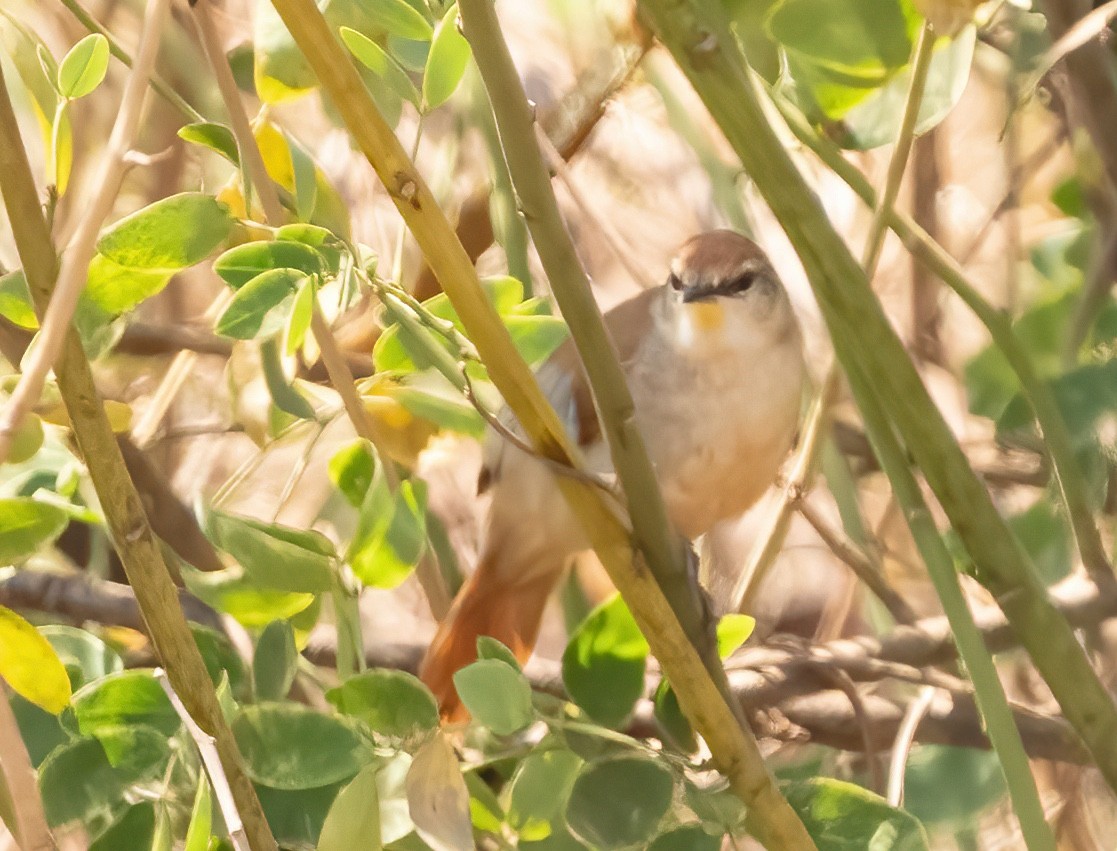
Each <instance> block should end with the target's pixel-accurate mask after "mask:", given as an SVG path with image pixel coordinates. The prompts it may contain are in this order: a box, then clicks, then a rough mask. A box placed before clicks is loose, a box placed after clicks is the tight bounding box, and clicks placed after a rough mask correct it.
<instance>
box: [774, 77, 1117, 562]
mask: <svg viewBox="0 0 1117 851" xmlns="http://www.w3.org/2000/svg"><path fill="white" fill-rule="evenodd" d="M774 102H775V105H776V108H777V109H778V110H779V111H780V114H781V115H782V116H783V118H784V121H785V122H786V123H787V125H788V127H789V128H790V129H791V132H792V133H794V134H795V136H796V138H797V139H799V141H800V142H802V143H803V144H804V145H806V146H807V147H808V148H810V149H811V150H812V151H813V152H814V153H815V154H816V155H817V156H818V157H819V159H821V160H822V161H823V162H824V163H825V164H826V165H827V166H829V168H830V169H831V170H832V171H833V172H834V173H835V174H836V175H838V177H840V178H841V179H842V180H844V181H845V182H846V183H847V184H848V185H849V187H850V188H851V189H852V190H853V191H854V192H855V193H857V195H858V196H859V197H860V198H861V200H862V201H864V202H865V203H866V204H867V205H869V206H870V207H875V206H876V193H875V192H874V191H873V188H872V186H871V185H870V183H869V181H868V180H867V179H866V178H865V176H864V175H863V174H862V173H861V172H860V171H859V170H858V169H857V167H856V166H855V165H853V164H852V163H851V162H849V161H848V160H847V159H845V157H843V156H842V153H841V151H840V150H839V149H838V148H837V146H835V145H834V144H833V143H832V142H830V141H828V140H826V139H823V138H822V137H821V136H819V135H818V134H817V133H815V132H814V130H813V129H812V128H811V127H810V125H809V124H808V123H807V121H806V119H805V118H804V117H803V115H802V114H801V113H800V112H799V111H798V110H796V109H795V108H794V107H793V106H791V105H790V104H789V103H787V101H786V100H784V99H783V98H780V97H776V98H774ZM887 223H888V226H889V227H890V228H891V229H892V230H893V231H895V233H896V235H897V236H898V237H899V238H900V240H901V241H902V242H903V243H904V245H905V246H906V247H907V249H908V250H909V251H911V253H912V254H913V255H914V256H915V257H916V258H917V259H918V260H919V261H920V262H921V263H923V264H924V265H926V266H927V268H928V269H930V270H931V271H932V272H933V273H934V274H935V275H937V276H938V277H939V278H940V279H941V280H942V282H943V283H944V284H946V285H947V286H948V287H950V289H952V290H953V291H954V292H955V293H956V294H957V295H958V297H959V298H961V299H962V301H963V302H964V303H965V304H966V306H967V307H969V308H970V310H972V311H973V312H974V315H976V316H977V318H978V319H979V320H980V321H981V322H982V324H984V325H985V327H986V328H987V329H988V330H989V334H990V336H991V337H992V339H993V343H994V345H996V346H997V347H998V348H999V349H1000V350H1001V352H1002V353H1003V354H1004V356H1005V358H1006V359H1007V360H1008V362H1009V365H1010V366H1011V367H1012V369H1013V371H1014V372H1015V373H1016V377H1017V378H1018V379H1019V381H1020V386H1021V388H1022V389H1023V392H1024V395H1025V396H1026V397H1027V399H1028V401H1029V402H1030V403H1031V406H1032V410H1033V411H1034V412H1035V415H1036V420H1037V421H1038V422H1039V427H1040V430H1041V431H1042V432H1043V436H1044V438H1045V441H1046V451H1047V455H1048V457H1049V458H1050V459H1051V465H1052V467H1053V468H1054V470H1055V478H1056V481H1057V482H1058V485H1059V493H1060V494H1061V496H1062V498H1063V501H1064V503H1065V504H1066V507H1067V514H1068V515H1069V516H1070V520H1071V525H1072V527H1073V529H1074V535H1075V539H1076V540H1077V542H1078V548H1079V552H1080V554H1081V556H1082V562H1083V564H1084V565H1085V566H1086V569H1087V570H1088V571H1089V573H1090V575H1091V577H1092V578H1093V579H1094V581H1095V582H1098V583H1099V584H1110V583H1112V581H1113V566H1112V564H1111V563H1110V561H1109V557H1108V556H1107V555H1106V552H1105V546H1104V545H1103V544H1102V539H1101V533H1100V531H1099V530H1098V526H1097V524H1096V523H1095V522H1094V517H1093V511H1092V509H1091V507H1090V497H1089V488H1088V487H1087V485H1086V477H1085V475H1084V474H1083V472H1082V468H1081V467H1080V466H1079V464H1078V460H1077V459H1076V458H1075V455H1074V448H1073V446H1072V444H1071V439H1070V433H1069V432H1068V431H1067V425H1066V421H1065V420H1064V419H1063V415H1062V412H1060V410H1059V407H1058V404H1057V403H1056V401H1055V396H1054V394H1053V393H1052V391H1051V387H1050V385H1049V384H1048V383H1047V382H1046V381H1044V380H1043V379H1042V378H1040V376H1039V374H1038V373H1037V372H1036V368H1035V364H1034V363H1033V362H1032V359H1031V357H1030V356H1029V355H1028V352H1027V350H1026V349H1025V348H1024V346H1023V344H1022V343H1021V342H1020V339H1019V338H1018V337H1017V336H1016V332H1015V331H1014V330H1013V328H1012V319H1011V317H1009V316H1008V315H1007V314H1006V313H1004V312H1002V311H1000V310H998V309H997V308H995V307H993V305H991V304H990V303H989V302H988V301H986V300H985V299H984V298H983V297H982V296H981V294H980V293H979V292H978V290H977V288H976V287H975V286H974V285H973V284H972V283H970V281H969V280H968V278H967V277H966V273H965V272H964V271H963V270H962V267H961V266H960V265H959V263H958V261H956V260H955V259H954V258H953V257H951V256H950V254H949V253H947V251H946V249H944V248H943V247H942V246H941V245H939V244H938V243H937V242H936V241H935V240H934V239H932V238H931V236H930V235H929V234H928V233H927V232H926V231H925V230H923V228H921V227H920V226H919V225H918V224H917V223H916V222H915V221H914V220H913V219H912V218H911V217H910V216H908V215H907V214H906V213H903V212H901V211H899V210H896V209H895V208H891V209H890V210H889V213H888V218H887Z"/></svg>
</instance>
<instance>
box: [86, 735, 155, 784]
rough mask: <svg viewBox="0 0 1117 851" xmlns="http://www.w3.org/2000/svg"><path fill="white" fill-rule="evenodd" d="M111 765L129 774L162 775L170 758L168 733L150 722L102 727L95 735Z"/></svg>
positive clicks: (138, 776)
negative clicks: (148, 723) (150, 724)
mask: <svg viewBox="0 0 1117 851" xmlns="http://www.w3.org/2000/svg"><path fill="white" fill-rule="evenodd" d="M94 738H96V739H97V740H98V741H99V742H100V743H101V747H102V748H104V750H105V757H106V759H108V761H109V765H111V766H112V767H113V768H115V769H116V770H117V771H119V772H121V773H122V774H123V775H124V776H126V777H134V778H137V779H139V778H151V777H155V776H157V775H159V774H162V773H163V771H164V769H165V768H166V766H167V762H168V760H170V758H171V743H170V740H169V738H168V736H167V734H166V733H164V732H163V731H161V730H156V729H155V728H154V727H149V726H148V725H147V724H139V723H131V724H128V725H127V726H123V725H122V726H115V727H103V728H101V729H99V730H98V731H97V732H96V733H95V734H94Z"/></svg>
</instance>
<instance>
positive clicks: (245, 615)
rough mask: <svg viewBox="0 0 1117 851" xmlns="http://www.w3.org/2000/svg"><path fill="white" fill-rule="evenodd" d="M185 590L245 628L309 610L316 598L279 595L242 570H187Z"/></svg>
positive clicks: (279, 593) (266, 623) (292, 594)
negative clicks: (229, 616) (230, 616)
mask: <svg viewBox="0 0 1117 851" xmlns="http://www.w3.org/2000/svg"><path fill="white" fill-rule="evenodd" d="M183 579H184V580H185V582H186V587H187V588H188V589H189V590H190V593H192V594H193V595H194V596H196V597H198V598H199V599H200V600H202V601H203V602H204V603H206V605H208V606H211V607H213V608H214V609H216V610H217V611H219V612H224V613H226V614H228V615H232V616H233V617H234V618H235V619H236V620H237V621H238V622H239V623H240V624H241V625H242V626H246V627H249V628H250V629H251V628H260V627H264V626H267V625H268V624H269V623H271V622H272V621H273V620H276V619H279V618H292V617H294V616H295V615H297V614H299V613H300V612H302V611H304V610H306V609H307V608H308V607H309V606H310V605H311V604H312V603H313V602H314V601H315V599H316V597H315V596H314V594H309V593H291V592H285V591H277V590H275V589H274V588H269V587H264V586H261V585H260V584H259V583H257V582H255V581H253V580H252V579H250V578H249V577H248V576H246V574H245V571H244V569H243V568H239V567H238V568H233V569H230V570H218V571H210V572H202V571H199V570H184V571H183Z"/></svg>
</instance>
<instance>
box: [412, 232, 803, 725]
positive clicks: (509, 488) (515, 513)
mask: <svg viewBox="0 0 1117 851" xmlns="http://www.w3.org/2000/svg"><path fill="white" fill-rule="evenodd" d="M605 324H606V326H607V328H608V330H609V332H610V334H611V336H612V338H613V341H614V343H615V344H616V348H617V351H618V353H619V354H620V357H621V362H622V364H623V366H624V369H625V374H626V377H627V379H628V385H629V388H630V389H631V391H632V397H633V400H634V402H635V406H636V421H637V424H638V425H639V427H640V431H641V433H642V434H643V436H644V440H645V442H646V444H647V448H648V453H649V454H650V456H651V460H652V463H653V464H654V465H655V469H656V474H657V477H658V479H659V485H660V488H661V490H662V492H663V499H664V502H665V503H666V506H667V513H668V516H669V517H670V519H671V522H672V523H673V524H674V525H675V528H676V529H677V530H678V531H679V532H681V533H682V534H683V535H685V536H686V537H687V538H689V539H691V540H693V539H694V538H697V537H698V536H699V535H702V534H703V533H705V532H707V531H709V530H710V529H711V528H712V527H713V526H714V525H715V524H717V523H718V522H720V521H722V520H726V519H728V518H732V517H736V516H738V515H739V514H741V513H743V512H744V511H745V510H746V509H747V508H749V507H750V506H751V505H752V504H753V503H754V502H756V500H757V499H759V498H760V496H761V495H762V494H763V493H764V491H765V490H766V489H767V488H768V486H769V485H770V484H771V482H772V480H773V478H774V477H775V475H776V472H777V471H778V469H779V466H780V464H781V463H782V461H783V459H784V457H785V456H786V455H787V452H788V449H789V448H790V447H791V443H792V440H793V438H794V434H795V429H796V425H797V423H798V418H799V409H800V398H801V394H802V387H803V380H804V373H805V370H804V366H803V355H802V339H801V337H800V334H799V325H798V322H797V321H796V318H795V314H794V312H793V311H792V308H791V303H790V301H789V299H788V297H787V292H786V291H785V290H784V288H783V285H782V284H781V283H780V280H779V278H778V277H777V276H776V273H775V270H774V269H773V268H772V266H771V264H770V263H769V262H768V259H767V257H765V255H764V253H763V252H762V251H761V250H760V248H758V247H757V246H756V244H755V243H753V242H752V241H750V240H748V239H746V238H745V237H743V236H741V235H739V234H736V233H733V232H732V231H726V230H717V231H711V232H709V233H705V234H701V235H699V236H696V237H694V238H692V239H690V240H689V241H688V242H686V243H685V244H684V245H683V246H682V248H681V249H680V250H679V253H678V255H677V256H676V258H675V259H674V261H673V262H672V264H671V271H670V274H669V275H668V277H667V282H666V283H665V284H664V285H662V286H659V287H656V288H654V289H650V290H646V291H645V292H642V293H640V294H639V295H637V296H635V297H633V298H631V299H629V300H628V301H625V302H623V303H621V304H619V305H617V306H616V307H615V308H613V309H612V310H610V311H609V312H608V313H607V314H606V315H605ZM538 378H539V382H540V385H541V386H542V388H543V390H544V392H546V394H547V396H548V398H549V399H550V401H551V404H553V405H554V407H555V409H556V410H557V411H558V413H559V415H560V416H561V417H562V418H563V420H564V423H565V424H566V427H567V429H568V430H569V431H570V433H571V435H573V436H575V437H576V438H577V441H578V444H579V446H580V447H581V448H582V450H583V452H584V454H585V459H586V463H587V466H588V467H589V469H590V470H591V471H593V472H596V473H599V474H602V475H608V474H610V473H611V472H612V467H611V463H610V458H609V448H608V446H607V445H606V443H605V440H604V439H603V437H602V434H601V427H600V423H599V421H598V418H597V412H596V410H595V408H594V404H593V397H592V395H591V392H590V388H589V386H588V384H587V383H586V379H585V374H584V372H583V370H582V366H581V363H580V361H579V359H578V355H577V353H576V351H575V349H574V347H573V345H571V344H570V343H569V342H567V343H566V344H565V345H564V346H563V347H562V348H560V349H559V350H558V351H557V352H556V353H555V354H554V356H552V357H551V359H550V360H549V361H548V362H547V363H546V364H544V366H543V367H542V368H541V369H540V371H539V375H538ZM554 475H555V474H554V473H553V472H552V471H551V470H550V469H548V468H547V466H545V465H544V464H543V463H542V462H540V461H539V460H538V459H536V458H533V457H532V456H530V455H528V454H526V453H525V452H523V451H522V450H520V449H519V448H517V447H515V446H513V445H512V444H510V443H508V442H507V441H505V440H503V439H502V438H500V437H498V436H494V437H493V438H492V439H491V440H490V442H489V443H488V444H487V446H486V452H485V464H484V468H483V469H482V472H481V482H480V486H481V489H482V490H484V489H485V488H486V487H487V488H490V489H491V491H492V504H491V507H490V509H489V513H488V518H487V523H486V528H485V532H484V538H483V540H482V554H481V558H480V563H479V564H478V566H477V569H476V570H475V571H474V573H473V575H472V576H470V577H469V579H468V581H467V582H466V583H465V586H464V587H463V588H462V590H461V592H460V593H459V594H458V597H457V599H456V600H455V601H454V604H453V607H452V608H451V610H450V612H449V614H448V615H447V617H446V618H445V619H444V620H443V622H442V624H441V625H440V626H439V629H438V633H437V634H436V635H435V638H434V641H433V642H432V643H431V646H430V648H429V650H428V651H427V655H426V658H425V659H424V660H423V663H422V666H421V668H420V676H421V677H422V678H423V680H424V681H425V682H426V683H427V685H428V686H430V688H431V690H432V691H433V692H434V694H435V696H436V697H437V698H438V701H439V705H440V706H441V708H442V712H443V715H444V716H445V717H448V718H454V717H460V716H461V710H460V704H459V701H458V697H457V693H456V692H455V690H454V684H453V679H452V678H453V675H454V673H455V672H456V671H457V670H458V669H460V668H462V667H463V666H465V665H467V664H469V663H470V662H472V661H473V660H474V659H476V658H477V649H476V643H477V638H478V636H481V635H488V636H492V637H493V638H496V639H498V640H500V641H502V642H503V643H504V644H506V645H507V646H508V647H510V648H511V649H512V651H513V652H514V653H515V654H516V656H517V657H518V658H519V659H520V660H521V661H526V660H527V658H528V657H529V656H530V655H531V651H532V647H533V646H534V644H535V640H536V637H537V635H538V632H539V624H540V620H541V618H542V614H543V609H544V606H545V604H546V602H547V598H548V596H549V595H550V593H551V591H552V590H553V589H554V587H555V585H556V584H557V583H558V580H559V578H560V577H561V576H562V573H563V570H564V569H565V567H566V565H567V563H568V562H569V561H570V559H571V557H572V556H574V555H576V554H577V553H579V552H581V551H583V550H585V549H587V548H588V546H589V544H588V541H587V540H586V537H585V534H584V533H583V532H582V529H581V528H580V526H579V525H578V522H577V520H576V519H575V517H574V515H573V514H572V512H571V511H570V509H569V508H568V507H567V505H566V502H565V500H564V499H563V497H562V494H561V493H560V491H559V489H558V487H557V486H556V484H555V481H554V478H553V477H554Z"/></svg>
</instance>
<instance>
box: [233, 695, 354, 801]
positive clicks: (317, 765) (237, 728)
mask: <svg viewBox="0 0 1117 851" xmlns="http://www.w3.org/2000/svg"><path fill="white" fill-rule="evenodd" d="M232 727H233V735H234V736H235V737H236V740H237V747H238V748H240V752H241V753H242V754H244V761H245V767H246V769H247V771H248V776H249V777H251V778H252V779H253V780H254V781H255V782H257V783H262V784H263V785H265V786H269V787H271V788H273V789H283V790H288V791H290V790H295V789H312V788H316V787H319V786H325V785H327V784H331V783H338V782H340V781H343V780H348V779H349V778H350V777H352V776H353V775H355V774H356V773H357V772H358V771H360V770H361V769H362V768H363V767H364V766H365V765H368V764H369V763H370V762H372V761H373V759H374V755H373V751H372V745H371V743H370V742H368V741H367V740H366V739H365V738H364V736H362V735H361V734H360V732H358V730H357V728H356V726H354V725H353V724H352V723H351V722H347V721H346V720H345V719H342V718H338V717H331V716H329V715H323V714H322V713H320V712H315V711H313V710H312V709H308V708H307V707H305V706H301V705H299V704H296V703H262V704H259V705H257V706H249V707H246V708H245V709H243V710H242V711H241V713H240V715H238V716H237V717H236V718H235V719H234V720H233V724H232Z"/></svg>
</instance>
